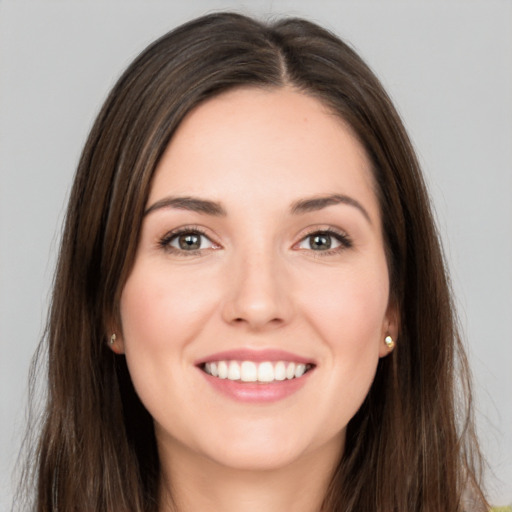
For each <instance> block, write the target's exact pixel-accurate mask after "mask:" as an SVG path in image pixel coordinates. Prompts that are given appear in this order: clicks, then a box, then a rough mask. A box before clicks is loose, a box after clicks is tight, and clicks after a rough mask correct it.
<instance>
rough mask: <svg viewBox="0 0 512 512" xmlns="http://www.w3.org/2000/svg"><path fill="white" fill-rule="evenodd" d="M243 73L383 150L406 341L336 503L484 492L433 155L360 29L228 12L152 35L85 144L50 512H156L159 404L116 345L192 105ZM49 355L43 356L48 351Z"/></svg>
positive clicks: (379, 177) (359, 422) (49, 336)
mask: <svg viewBox="0 0 512 512" xmlns="http://www.w3.org/2000/svg"><path fill="white" fill-rule="evenodd" d="M240 86H255V87H265V88H272V87H283V86H290V87H294V88H295V89H297V90H299V91H302V92H303V93H305V94H308V95H311V96H313V97H315V98H317V99H319V100H320V101H321V102H322V103H323V104H325V105H326V106H328V107H329V108H330V109H331V110H332V112H334V113H335V114H336V115H339V116H340V117H341V118H343V119H344V120H345V122H347V123H348V124H349V125H350V126H351V127H352V129H353V130H354V132H355V133H356V134H357V136H358V137H359V140H360V142H361V143H362V144H363V146H364V147H365V149H366V152H367V154H368V156H369V158H370V160H371V162H372V166H373V172H374V175H375V181H376V183H377V194H378V199H379V202H380V209H381V214H382V219H383V230H384V238H385V243H386V251H387V259H388V265H389V269H390V280H391V300H393V301H395V303H396V304H397V306H398V310H399V311H400V334H399V339H398V340H397V348H396V349H395V351H394V352H393V354H392V355H390V356H389V357H386V358H383V359H381V360H380V362H379V365H378V369H377V374H376V377H375V381H374V383H373V385H372V387H371V390H370V392H369V394H368V396H367V398H366V400H365V402H364V403H363V405H362V406H361V408H360V410H359V411H358V413H357V414H356V415H355V417H354V418H353V419H352V420H351V421H350V423H349V425H348V428H347V438H346V446H345V451H344V454H343V457H342V459H341V460H340V461H339V465H338V467H337V469H336V472H335V474H334V475H333V477H332V481H331V485H330V487H329V490H328V493H327V495H326V497H325V503H324V508H325V510H326V511H329V512H334V511H344V512H361V511H370V510H371V511H375V512H377V511H380V512H390V511H395V512H413V511H423V512H440V511H450V512H451V511H462V510H465V507H466V505H464V503H465V498H464V497H467V496H469V497H470V498H471V500H472V505H471V506H473V507H474V508H475V510H480V509H482V510H483V509H485V508H486V506H487V504H486V503H485V499H484V498H483V496H482V493H481V491H480V487H479V483H478V481H479V480H478V478H479V476H478V475H479V460H480V458H479V451H478V446H477V444H476V438H475V436H474V433H473V428H472V420H471V414H470V409H471V407H470V406H471V401H470V396H471V395H470V389H469V378H468V369H467V363H466V359H465V357H464V352H463V349H462V345H461V342H460V339H459V335H458V332H457V326H456V319H455V317H454V313H453V304H452V300H451V295H450V289H449V283H448V280H447V274H446V271H445V266H444V262H443V256H442V252H441V248H440V244H439V240H438V236H437V233H436V229H435V225H434V221H433V218H432V214H431V210H430V206H429V199H428V196H427V192H426V189H425V185H424V182H423V179H422V176H421V172H420V169H419V165H418V162H417V159H416V157H415V154H414V151H413V149H412V146H411V143H410V141H409V139H408V136H407V134H406V132H405V130H404V127H403V125H402V122H401V121H400V118H399V116H398V114H397V112H396V111H395V109H394V107H393V105H392V103H391V101H390V100H389V98H388V96H387V94H386V93H385V91H384V90H383V88H382V86H381V85H380V83H379V81H378V79H377V78H376V77H375V75H374V74H373V73H372V72H371V71H370V70H369V68H368V67H367V66H366V64H365V63H364V62H363V61H362V60H361V58H360V57H359V56H358V55H357V54H356V53H355V52H354V51H353V50H352V49H351V48H350V47H349V46H348V45H347V44H345V43H343V42H342V41H340V40H339V39H338V38H337V37H336V36H334V35H333V34H331V33H329V32H328V31H326V30H324V29H323V28H321V27H319V26H317V25H315V24H313V23H310V22H308V21H305V20H301V19H295V18H294V19H283V20H280V21H277V22H272V23H269V24H265V23H261V22H258V21H255V20H253V19H251V18H248V17H245V16H241V15H238V14H233V13H218V14H212V15H208V16H205V17H203V18H199V19H196V20H193V21H191V22H189V23H187V24H185V25H182V26H180V27H178V28H177V29H175V30H173V31H172V32H170V33H169V34H167V35H165V36H163V37H162V38H161V39H159V40H157V41H156V42H155V43H153V44H152V45H150V46H149V47H148V48H147V49H146V50H145V51H144V52H143V53H142V54H141V55H140V56H139V57H138V58H137V59H136V60H135V61H134V62H133V63H132V64H131V65H130V67H129V68H128V69H127V71H126V72H125V73H124V74H123V75H122V77H121V78H120V79H119V81H118V82H117V84H116V85H115V87H114V88H113V90H112V92H111V93H110V95H109V97H108V99H107V100H106V102H105V104H104V106H103V108H102V110H101V112H100V114H99V116H98V118H97V120H96V122H95V124H94V126H93V128H92V130H91V133H90V135H89V138H88V140H87V143H86V145H85V148H84V151H83V154H82V157H81V160H80V163H79V166H78V170H77V174H76V178H75V182H74V186H73V189H72V192H71V197H70V200H69V208H68V211H67V216H66V221H65V228H64V233H63V239H62V247H61V252H60V257H59V260H58V265H57V271H56V277H55V283H54V291H53V298H52V303H51V310H50V315H49V320H48V326H47V330H46V334H45V337H44V339H43V341H42V345H41V348H40V352H41V354H43V355H44V354H46V355H47V364H48V368H47V372H48V396H47V402H46V409H45V412H44V415H43V417H42V421H43V426H42V433H41V436H40V440H39V443H38V445H37V450H36V453H35V457H36V459H35V460H31V461H30V463H31V464H32V466H33V468H34V476H35V482H36V485H35V489H36V496H35V510H37V511H41V512H42V511H59V512H65V511H71V510H73V511H84V512H85V511H87V512H90V511H92V510H94V511H107V510H112V511H114V510H115V511H139V512H142V511H144V512H150V511H156V510H157V508H158V503H157V488H158V481H159V461H158V456H157V450H156V442H155V436H154V432H153V424H152V419H151V417H150V415H149V414H148V412H147V411H146V410H145V408H144V406H143V405H142V404H141V402H140V401H139V399H138V397H137V395H136V393H135V391H134V389H133V386H132V383H131V380H130V376H129V373H128V370H127V367H126V363H125V360H124V357H123V356H116V355H115V354H113V353H112V351H111V350H109V349H108V347H107V339H108V333H109V331H108V327H109V325H112V323H115V322H119V312H118V304H119V298H120V294H121V291H122V289H123V286H124V283H125V281H126V279H127V276H128V275H129V273H130V270H131V268H132V265H133V261H134V254H135V250H136V247H137V243H138V237H139V232H140V228H141V222H142V217H143V211H144V207H145V204H146V200H147V196H148V191H149V187H150V184H151V180H152V176H153V173H154V171H155V168H156V166H157V164H158V162H159V159H160V157H161V155H162V153H163V151H164V150H165V148H166V147H167V145H168V143H169V141H170V139H171V137H172V136H173V133H174V131H175V130H176V128H177V126H178V125H179V123H180V122H181V121H182V120H183V118H184V116H186V114H187V113H188V112H190V110H191V109H192V108H194V107H195V106H197V105H198V104H199V103H201V102H203V101H205V100H207V99H208V98H211V97H213V96H215V95H217V94H219V93H221V92H223V91H226V90H228V89H230V88H234V87H240ZM40 359H41V358H40Z"/></svg>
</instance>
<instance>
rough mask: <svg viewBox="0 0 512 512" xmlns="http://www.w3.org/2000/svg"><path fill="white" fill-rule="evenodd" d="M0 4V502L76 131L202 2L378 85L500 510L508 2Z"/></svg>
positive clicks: (508, 343)
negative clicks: (425, 202)
mask: <svg viewBox="0 0 512 512" xmlns="http://www.w3.org/2000/svg"><path fill="white" fill-rule="evenodd" d="M184 3H185V2H179V3H178V2H172V1H168V2H156V1H151V0H149V1H148V0H146V1H142V0H140V1H138V2H131V1H124V2H114V1H112V0H110V1H103V2H91V1H88V2H85V1H82V2H79V1H76V0H67V1H63V0H61V1H58V2H57V1H55V2H50V1H47V0H37V1H32V2H27V1H24V0H13V1H3V2H2V0H0V343H1V351H0V405H1V423H0V457H1V463H0V483H1V487H0V495H1V498H0V509H1V510H7V509H8V503H10V496H11V492H12V491H11V483H10V473H11V471H12V467H13V464H14V461H15V459H16V455H17V452H18V449H19V443H20V439H21V435H22V432H23V428H24V414H25V412H24V411H25V403H26V389H27V385H26V382H27V371H28V365H29V360H30V357H31V354H32V352H33V350H34V348H35V346H36V343H37V341H38V338H39V337H40V335H41V332H42V326H43V322H44V318H45V309H46V306H47V301H48V290H49V286H50V282H51V277H52V271H53V266H54V261H55V255H56V251H57V247H58V239H59V228H60V224H61V221H62V217H63V212H64V207H65V203H66V198H67V193H68V191H69V187H70V184H71V180H72V176H73V172H74V169H75V166H76V163H77V159H78V157H79V153H80V151H81V147H82V145H83V143H84V141H85V137H86V134H87V132H88V129H89V128H90V126H91V123H92V120H93V118H94V116H95V115H96V113H97V111H98V108H99V106H100V104H101V103H102V101H103V99H104V98H105V95H106V93H107V91H108V89H109V88H110V87H111V86H112V85H113V83H114V81H115V79H116V77H117V76H118V75H119V73H120V72H121V71H122V70H123V69H124V68H125V66H126V65H127V64H128V63H129V62H130V61H131V60H132V58H133V57H135V56H136V55H137V53H138V52H139V51H141V50H142V49H143V48H144V47H145V45H146V44H147V43H149V42H151V41H152V40H153V39H155V38H156V37H157V36H159V35H161V34H163V33H164V32H166V31H168V30H169V29H170V28H172V27H174V26H176V25H177V24H180V23H182V22H184V21H185V20H188V19H189V18H191V17H193V16H196V15H200V14H204V13H205V12H207V11H208V10H211V9H220V8H227V7H229V8H235V9H237V10H239V11H241V12H246V13H256V14H265V13H276V14H296V15H305V16H307V17H310V18H311V19H313V20H316V21H318V22H320V23H322V24H324V25H326V26H327V27H330V28H331V29H333V30H334V31H335V32H337V33H338V34H339V35H340V36H342V37H343V38H345V39H347V40H348V41H350V42H351V43H352V44H353V45H354V46H355V48H356V49H357V50H358V51H359V52H360V53H361V54H362V56H363V57H364V58H365V59H366V60H367V61H368V63H369V64H370V66H372V67H373V69H374V70H375V71H376V72H377V74H378V75H379V76H380V77H381V79H382V81H383V82H384V85H385V86H386V87H387V89H388V90H389V92H390V94H391V96H392V97H393V98H394V100H395V102H396V104H397V106H398V109H399V111H400V112H401V114H402V116H403V118H404V119H405V124H406V126H407V127H408V129H409V132H410V134H411V136H412V139H413V141H414V144H415V146H416V148H417V150H418V153H419V156H420V159H421V162H422V164H423V167H424V170H425V173H426V176H427V180H428V182H429V184H430V188H431V193H432V195H433V198H434V201H435V207H436V211H437V214H438V218H439V228H440V232H441V234H442V236H443V239H444V243H445V250H446V254H447V258H448V261H449V263H450V267H451V274H452V279H453V284H454V288H455V291H456V296H457V302H458V304H459V307H460V315H461V322H462V326H463V328H464V331H465V333H466V337H467V342H468V345H469V352H470V360H471V365H472V368H473V371H474V376H475V387H476V405H477V414H478V424H479V428H480V434H481V438H482V442H483V447H484V451H485V453H486V455H487V457H488V459H489V461H490V465H491V468H492V471H493V472H494V475H490V476H489V478H488V485H489V491H490V496H491V498H492V500H493V501H494V502H495V503H498V504H499V503H501V504H504V503H509V502H512V322H511V318H512V206H511V205H512V201H511V195H512V194H511V193H512V3H511V1H510V0H501V1H496V0H480V1H468V0H466V1H455V0H448V1H443V2H434V1H419V0H409V1H407V2H406V1H402V2H399V1H392V0H381V1H370V0H362V1H359V2H348V1H343V0H342V1H333V0H331V1H329V0H316V1H314V2H313V1H305V0H304V1H299V0H296V1H291V0H290V1H284V0H282V1H259V2H258V1H252V2H249V1H247V2H230V1H221V0H219V1H208V0H203V1H199V0H196V1H189V2H187V5H186V6H185V5H182V4H184Z"/></svg>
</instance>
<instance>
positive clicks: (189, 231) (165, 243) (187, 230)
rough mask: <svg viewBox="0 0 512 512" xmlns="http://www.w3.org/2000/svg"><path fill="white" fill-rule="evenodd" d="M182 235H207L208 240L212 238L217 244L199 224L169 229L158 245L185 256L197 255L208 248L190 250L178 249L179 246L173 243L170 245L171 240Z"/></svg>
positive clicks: (167, 250)
mask: <svg viewBox="0 0 512 512" xmlns="http://www.w3.org/2000/svg"><path fill="white" fill-rule="evenodd" d="M181 235H198V236H202V237H205V238H207V239H208V240H210V242H211V243H212V244H213V245H216V244H215V242H213V241H212V240H211V238H210V237H209V236H208V235H207V234H206V232H205V231H203V230H202V229H201V228H200V227H198V226H185V227H182V228H178V229H175V230H173V231H169V232H168V233H166V234H165V235H164V236H163V237H162V238H160V240H159V241H158V246H159V247H160V248H162V249H163V250H164V251H166V252H169V253H172V254H176V255H178V256H185V257H186V256H196V255H198V254H200V253H201V251H204V250H206V249H194V250H190V251H185V250H182V249H178V248H176V247H173V246H172V245H170V244H171V242H172V241H173V240H174V239H176V238H178V237H179V236H181Z"/></svg>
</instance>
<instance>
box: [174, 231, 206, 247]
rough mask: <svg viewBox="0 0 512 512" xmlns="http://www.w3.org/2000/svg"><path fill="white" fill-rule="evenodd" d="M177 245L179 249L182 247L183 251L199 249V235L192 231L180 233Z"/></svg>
mask: <svg viewBox="0 0 512 512" xmlns="http://www.w3.org/2000/svg"><path fill="white" fill-rule="evenodd" d="M179 245H180V249H184V250H185V251H190V250H195V249H199V248H200V247H201V237H200V236H199V235H195V234H193V233H190V234H188V235H181V236H180V238H179Z"/></svg>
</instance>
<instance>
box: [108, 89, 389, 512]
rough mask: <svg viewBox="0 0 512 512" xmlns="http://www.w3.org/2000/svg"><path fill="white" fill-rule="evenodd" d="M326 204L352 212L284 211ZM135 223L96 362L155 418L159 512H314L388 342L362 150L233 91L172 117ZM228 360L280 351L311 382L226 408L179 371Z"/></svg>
mask: <svg viewBox="0 0 512 512" xmlns="http://www.w3.org/2000/svg"><path fill="white" fill-rule="evenodd" d="M332 194H339V195H343V196H345V197H348V198H350V200H351V201H352V203H350V201H349V202H348V203H347V202H340V203H337V204H331V205H328V206H325V205H324V207H322V208H319V209H318V208H317V209H314V210H313V211H306V212H299V213H297V212H295V213H294V212H292V211H291V206H292V205H294V204H296V203H297V201H301V200H304V199H310V198H312V197H324V196H329V195H332ZM176 196H186V197H197V198H200V199H204V200H209V201H215V202H216V203H219V204H220V205H221V206H222V208H223V210H224V213H225V214H224V215H211V214H209V213H207V212H206V213H205V212H197V211H191V210H189V209H184V208H178V207H176V206H168V207H160V208H158V207H157V206H158V205H159V204H160V205H161V204H162V203H161V201H162V200H165V199H166V198H169V197H176ZM355 202H357V205H358V206H357V205H356V203H355ZM155 205H157V206H155ZM147 207H148V209H150V208H151V207H153V209H151V211H149V213H147V214H146V215H145V218H144V222H143V228H142V233H141V238H140V242H139V247H138V251H137V256H136V260H135V264H134V267H133V270H132V272H131V274H130V276H129V278H128V280H127V282H126V285H125V287H124V290H123V293H122V297H121V321H122V326H120V328H119V330H118V332H119V335H118V336H117V339H116V342H115V344H114V347H113V349H114V350H116V351H117V352H123V353H125V354H126V359H127V363H128V367H129V370H130V374H131V377H132V380H133V382H134V385H135V388H136V390H137V393H138V394H139V396H140V398H141V400H142V402H143V403H144V404H145V406H146V408H147V409H148V411H149V412H150V413H151V415H152V416H153V418H154V422H155V432H156V438H157V443H158V449H159V453H160V457H161V462H162V486H161V488H162V496H161V503H162V505H161V510H167V506H168V504H169V500H168V495H169V494H170V493H169V489H170V482H171V481H172V485H173V497H174V499H175V501H176V503H177V506H178V509H179V510H183V511H192V510H201V511H210V510H211V511H214V510H223V511H228V512H229V511H235V510H236V511H239V510H244V511H253V510H254V511H256V510H258V511H261V510H266V511H273V510H275V511H278V510H279V511H282V510H295V511H318V510H320V508H321V503H322V499H323V496H324V494H325V491H326V487H327V485H328V483H329V480H330V477H331V475H332V471H333V469H334V467H335V465H336V463H337V461H338V460H339V457H340V455H341V453H342V451H343V445H344V439H345V429H346V425H347V423H348V422H349V420H350V419H351V418H352V417H353V416H354V414H355V413H356V411H357V410H358V408H359V407H360V405H361V404H362V402H363V400H364V398H365V396H366V394H367V392H368V390H369V388H370V385H371V383H372V380H373V378H374V375H375V371H376V367H377V363H378V360H379V358H380V357H384V356H386V355H387V354H388V353H389V349H388V348H387V347H386V345H385V343H384V338H385V336H386V335H388V334H390V335H391V336H393V337H396V336H397V326H396V314H395V311H394V310H393V308H392V307H391V306H390V305H389V304H388V302H389V276H388V269H387V264H386V258H385V251H384V244H383V237H382V230H381V219H380V212H379V205H378V201H377V197H376V195H375V192H374V183H373V178H372V173H371V167H370V163H369V161H368V158H367V156H366V154H365V152H364V150H363V148H362V146H361V145H360V143H359V142H358V141H357V139H356V138H355V136H354V135H353V134H352V132H351V130H350V129H349V128H348V127H347V126H346V125H345V124H344V123H343V122H342V121H341V120H340V119H339V118H338V117H336V116H334V115H332V114H331V113H329V112H328V111H327V110H326V109H325V108H324V107H323V105H322V104H321V103H320V102H319V101H318V100H316V99H313V98H311V97H309V96H306V95H304V94H303V93H300V92H297V91H295V90H293V89H291V88H281V89H267V90H264V89H256V88H245V89H237V90H234V91H230V92H227V93H224V94H222V95H220V96H218V97H216V98H214V99H211V100H209V101H207V102H206V103H204V104H202V105H200V106H199V107H197V108H196V109H195V110H194V111H193V112H191V113H190V114H189V115H188V116H187V117H186V119H185V120H184V121H183V123H182V124H181V125H180V127H179V129H178V131H177V133H176V134H175V135H174V137H173V139H172V141H171V143H170V144H169V146H168V148H167V150H166V152H165V154H164V155H163V158H162V160H161V161H160V163H159V165H158V168H157V170H156V174H155V177H154V180H153V184H152V188H151V191H150V196H149V200H148V203H147ZM182 227H183V228H185V229H188V230H189V231H190V230H191V229H197V228H199V229H200V230H201V231H202V232H204V234H205V235H204V236H202V237H201V238H200V240H201V248H200V249H199V250H195V251H189V252H186V251H185V250H184V249H180V245H179V240H178V239H177V238H176V237H174V238H172V234H173V230H176V229H177V228H182ZM325 230H334V231H336V232H337V233H339V234H341V237H342V238H341V241H337V240H336V238H334V237H331V238H330V241H331V244H332V245H331V249H329V250H325V248H324V247H323V246H322V247H321V248H320V249H318V247H317V246H314V244H313V245H312V241H313V239H312V238H311V233H312V232H324V231H325ZM170 232H171V235H169V233H170ZM162 240H164V242H162ZM346 240H349V243H348V244H347V243H346ZM315 248H316V249H317V250H315ZM241 347H242V348H248V349H252V350H262V349H269V348H272V349H282V350H286V351H289V352H292V353H294V354H297V355H300V356H302V357H306V358H308V359H311V360H313V361H314V362H315V367H314V369H313V371H312V372H311V373H310V374H309V375H308V376H307V377H308V380H307V382H306V384H305V385H304V386H302V388H300V389H299V390H298V391H297V392H296V393H294V394H292V395H291V396H288V397H286V398H284V399H282V400H279V401H277V402H270V403H257V404H254V403H244V402H239V401H236V400H233V399H231V398H229V397H227V396H225V395H222V394H221V393H219V392H218V391H217V390H216V389H214V388H213V387H212V386H211V385H210V384H209V383H208V381H207V379H206V378H205V377H204V375H203V373H202V372H201V370H199V369H198V368H197V366H196V363H197V361H198V360H200V359H201V358H204V357H206V356H209V355H211V354H214V353H216V352H220V351H225V350H232V349H236V348H241ZM198 489H201V492H200V493H199V492H197V490H198ZM169 509H170V508H169Z"/></svg>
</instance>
